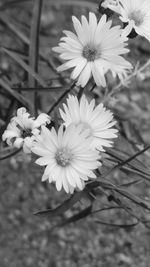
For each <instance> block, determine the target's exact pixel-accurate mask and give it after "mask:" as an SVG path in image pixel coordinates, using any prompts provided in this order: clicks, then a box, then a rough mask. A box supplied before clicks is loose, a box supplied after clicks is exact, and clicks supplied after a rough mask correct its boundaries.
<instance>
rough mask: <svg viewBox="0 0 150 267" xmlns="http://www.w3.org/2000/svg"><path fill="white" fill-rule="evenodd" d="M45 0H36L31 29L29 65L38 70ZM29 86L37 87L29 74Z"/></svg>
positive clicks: (35, 104) (35, 99) (35, 105)
mask: <svg viewBox="0 0 150 267" xmlns="http://www.w3.org/2000/svg"><path fill="white" fill-rule="evenodd" d="M42 3H43V0H34V4H33V15H32V22H31V31H30V46H29V65H30V67H31V68H32V69H33V70H34V71H35V72H38V58H39V29H40V18H41V10H42ZM28 82H29V87H36V85H37V81H36V80H35V79H34V78H33V77H32V76H31V75H30V74H29V77H28ZM37 100H38V94H37V92H34V109H35V110H34V113H35V115H37V110H38V101H37Z"/></svg>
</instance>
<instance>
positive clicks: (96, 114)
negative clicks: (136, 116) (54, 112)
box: [60, 95, 117, 151]
mask: <svg viewBox="0 0 150 267" xmlns="http://www.w3.org/2000/svg"><path fill="white" fill-rule="evenodd" d="M63 107H64V111H62V110H61V109H60V115H61V117H62V119H63V120H64V125H65V126H66V127H68V126H69V125H70V124H74V125H76V126H79V125H80V127H81V130H83V129H84V130H85V129H86V130H87V131H88V134H89V136H90V137H91V147H92V148H96V149H98V150H100V151H104V149H103V146H104V147H111V146H112V144H113V142H112V140H111V139H112V138H116V137H117V135H116V133H117V129H114V128H112V126H114V125H115V124H116V122H115V121H113V114H112V113H111V112H110V111H109V110H106V108H105V107H104V106H103V104H99V105H98V106H96V107H95V100H94V99H93V100H92V101H91V102H90V103H88V101H87V99H86V97H85V96H84V95H83V96H82V98H81V100H80V102H79V101H78V99H77V97H76V96H71V95H69V97H68V99H67V105H66V104H63Z"/></svg>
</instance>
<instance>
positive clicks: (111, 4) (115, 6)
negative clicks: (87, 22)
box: [101, 0, 120, 12]
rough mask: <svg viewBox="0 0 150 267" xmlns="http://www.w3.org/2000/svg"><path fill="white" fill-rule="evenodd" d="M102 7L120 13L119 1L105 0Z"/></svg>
mask: <svg viewBox="0 0 150 267" xmlns="http://www.w3.org/2000/svg"><path fill="white" fill-rule="evenodd" d="M101 6H102V7H104V8H109V9H111V10H113V11H115V12H117V11H118V12H119V9H120V8H119V0H104V1H103V2H102V3H101Z"/></svg>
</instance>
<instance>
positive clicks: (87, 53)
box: [82, 45, 99, 61]
mask: <svg viewBox="0 0 150 267" xmlns="http://www.w3.org/2000/svg"><path fill="white" fill-rule="evenodd" d="M82 55H83V57H84V58H86V59H87V61H94V60H95V59H97V58H98V56H99V53H98V49H96V48H95V47H92V46H89V45H86V46H85V47H84V48H83V52H82Z"/></svg>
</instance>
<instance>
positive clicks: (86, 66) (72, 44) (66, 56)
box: [53, 13, 132, 87]
mask: <svg viewBox="0 0 150 267" xmlns="http://www.w3.org/2000/svg"><path fill="white" fill-rule="evenodd" d="M106 19H107V17H106V15H103V16H102V17H101V19H100V21H99V22H98V23H97V18H96V16H95V14H94V13H89V22H88V21H87V19H86V17H85V16H82V17H81V23H80V21H79V20H78V19H77V18H76V17H75V16H73V17H72V20H73V25H74V29H75V31H76V34H74V33H73V32H71V31H64V33H65V35H66V37H63V38H61V42H60V43H59V46H57V47H54V48H53V51H55V52H57V53H59V54H60V58H61V59H63V60H66V62H65V63H64V64H62V65H61V66H59V67H58V71H64V70H67V69H70V68H74V70H73V71H72V73H71V78H72V79H73V80H75V79H77V85H81V86H82V87H84V86H85V85H86V84H87V82H88V81H89V79H90V78H91V77H92V76H93V78H94V81H95V83H96V84H97V86H103V87H105V86H106V80H105V74H106V72H107V71H108V70H110V71H111V72H112V74H113V76H114V77H116V75H118V76H119V78H121V77H122V75H124V74H125V73H126V71H127V70H128V69H131V68H132V65H131V64H130V63H129V62H128V61H127V60H125V59H124V58H123V57H122V56H121V55H122V54H125V53H127V52H128V51H129V50H128V49H127V48H125V47H126V45H127V44H126V41H127V38H126V37H121V34H122V29H121V28H120V26H115V27H111V24H112V21H108V22H107V21H106Z"/></svg>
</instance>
